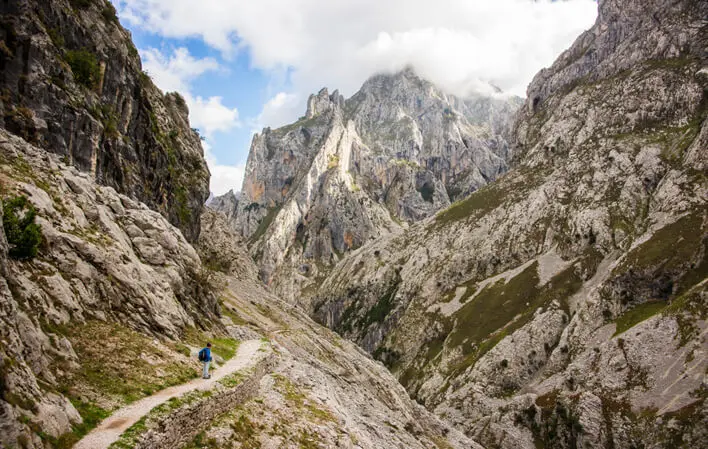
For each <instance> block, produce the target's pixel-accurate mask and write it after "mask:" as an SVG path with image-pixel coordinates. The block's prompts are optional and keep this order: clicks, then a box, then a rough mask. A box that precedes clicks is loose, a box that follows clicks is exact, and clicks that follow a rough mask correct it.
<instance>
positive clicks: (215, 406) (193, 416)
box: [111, 353, 276, 449]
mask: <svg viewBox="0 0 708 449" xmlns="http://www.w3.org/2000/svg"><path fill="white" fill-rule="evenodd" d="M275 363H276V357H275V355H274V354H272V353H271V354H268V355H267V356H266V357H264V358H263V359H261V360H259V361H258V362H257V363H256V364H255V365H254V366H253V367H252V368H251V372H250V373H249V374H248V376H247V377H246V378H245V379H243V381H241V382H240V383H239V384H238V385H236V386H234V387H231V388H215V389H213V390H211V391H212V392H213V394H211V395H209V396H205V397H203V398H200V399H199V400H197V401H194V402H191V403H189V404H186V405H184V406H182V407H180V408H177V409H176V410H174V411H171V412H170V413H169V414H168V415H166V416H163V417H160V418H159V419H157V421H156V422H153V423H150V429H148V430H146V431H145V432H144V433H143V434H141V435H140V436H138V437H137V441H136V443H135V445H134V446H133V448H134V449H162V448H164V449H175V448H179V447H182V446H184V445H185V444H187V443H189V442H190V441H192V439H194V437H196V436H197V435H198V434H199V432H202V431H203V430H206V429H207V428H208V427H209V426H210V425H211V424H212V423H213V421H214V419H216V418H217V417H218V416H220V415H222V414H224V413H227V412H228V411H230V410H232V409H234V408H236V407H237V406H238V405H240V404H243V403H244V402H246V401H248V400H250V399H252V398H253V397H255V396H256V394H257V393H258V390H259V389H260V381H261V378H262V377H263V376H264V375H265V374H266V373H268V372H269V371H272V369H273V367H274V366H275ZM146 416H148V415H146ZM111 447H115V446H111Z"/></svg>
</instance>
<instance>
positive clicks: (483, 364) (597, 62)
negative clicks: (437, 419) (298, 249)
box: [313, 0, 708, 448]
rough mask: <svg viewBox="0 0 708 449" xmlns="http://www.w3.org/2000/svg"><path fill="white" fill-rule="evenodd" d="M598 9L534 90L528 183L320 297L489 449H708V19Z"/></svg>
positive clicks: (635, 8) (521, 138)
mask: <svg viewBox="0 0 708 449" xmlns="http://www.w3.org/2000/svg"><path fill="white" fill-rule="evenodd" d="M599 8H600V14H599V17H598V20H597V23H596V24H595V26H593V27H592V28H591V29H590V30H589V31H587V32H586V33H584V34H583V35H581V36H580V37H579V38H578V40H577V41H576V42H575V44H574V45H573V46H572V47H571V48H570V49H569V50H568V51H566V52H565V53H563V54H562V55H561V56H560V57H559V59H558V60H557V61H556V62H555V64H553V66H552V67H550V68H549V69H545V70H543V71H542V72H541V73H539V74H538V75H537V76H536V78H535V79H534V81H533V82H532V83H531V85H530V86H529V89H528V99H527V101H526V103H525V105H524V106H523V107H522V109H521V113H520V115H519V118H518V120H517V121H516V123H515V125H514V136H515V137H514V153H515V154H514V155H513V160H514V165H513V167H512V169H511V170H510V171H509V172H508V173H506V174H505V175H504V176H502V177H500V178H499V179H497V180H496V181H494V182H493V183H490V184H489V185H487V186H486V187H483V188H481V189H479V190H478V191H476V192H475V193H473V194H471V195H470V196H468V197H467V198H465V199H463V200H462V201H459V202H457V203H455V204H453V205H452V206H450V207H449V208H447V209H445V210H443V211H441V212H439V213H437V214H436V215H435V217H430V218H427V219H425V220H423V221H421V222H419V223H416V224H414V225H412V226H410V227H409V228H408V229H407V230H405V231H403V232H400V233H397V234H392V235H387V236H382V237H381V238H379V239H377V240H376V241H374V242H371V243H369V244H366V245H365V246H364V247H362V248H360V249H358V250H356V251H354V252H352V253H351V254H350V255H348V256H347V257H346V258H344V259H343V260H342V261H341V262H339V263H338V264H337V266H336V267H335V268H334V269H333V270H332V271H331V273H330V274H329V275H328V276H327V278H326V280H325V281H324V282H323V283H321V285H320V286H318V289H317V291H316V293H315V294H314V300H313V313H314V315H315V317H316V318H317V319H318V320H319V321H320V322H322V323H324V324H326V325H327V326H329V327H331V328H333V329H335V330H337V331H338V332H339V333H340V334H342V335H345V336H347V337H348V338H351V339H352V340H354V341H356V342H358V343H359V344H360V345H361V346H362V347H363V348H365V349H366V350H367V351H369V352H371V353H372V354H373V355H374V356H375V357H377V358H378V359H380V360H382V361H383V362H384V363H386V364H387V366H389V368H390V369H391V370H392V371H393V372H394V374H396V375H397V377H398V378H399V380H400V381H401V382H402V383H403V384H404V385H405V386H406V388H407V389H408V391H409V392H410V393H411V394H413V395H415V396H416V397H417V398H418V399H419V400H420V401H422V402H424V403H425V404H426V406H428V407H429V408H433V409H434V410H436V412H438V413H440V414H441V415H443V416H445V417H447V418H448V419H450V420H451V421H452V422H453V423H455V424H456V425H457V426H458V427H459V428H460V429H463V430H464V431H465V432H467V434H468V435H472V436H474V437H475V438H478V439H479V441H480V442H481V443H482V444H488V445H490V446H495V447H496V446H500V447H509V448H511V447H534V442H536V443H543V445H544V446H545V447H585V446H586V445H587V446H590V447H603V446H604V447H608V446H609V445H614V447H630V446H632V445H634V446H641V445H645V446H658V447H672V446H678V447H680V446H682V445H683V446H685V447H690V446H691V445H696V444H698V445H702V444H705V442H706V441H708V435H706V429H705V426H704V425H702V424H701V423H704V422H705V419H706V405H705V385H704V373H705V369H706V363H707V362H706V359H705V357H703V358H700V357H697V354H704V353H705V352H706V351H707V350H708V342H707V341H706V337H705V329H706V318H707V315H706V309H705V304H706V281H705V279H706V275H707V274H708V272H706V260H705V257H706V254H707V252H708V251H707V247H706V245H707V240H706V239H707V236H708V230H707V227H706V223H708V221H707V220H708V216H707V215H706V213H707V210H708V209H707V205H706V198H708V196H707V191H706V178H705V170H706V166H707V163H708V159H707V157H708V152H706V148H708V123H707V122H706V115H707V114H708V98H707V97H706V92H708V70H707V69H706V59H705V48H706V45H708V32H707V31H708V28H707V25H706V22H705V17H707V16H708V3H706V2H695V1H671V2H669V1H658V0H657V1H651V2H640V1H630V2H615V1H603V2H600V4H599ZM699 359H700V360H699ZM698 373H701V374H698Z"/></svg>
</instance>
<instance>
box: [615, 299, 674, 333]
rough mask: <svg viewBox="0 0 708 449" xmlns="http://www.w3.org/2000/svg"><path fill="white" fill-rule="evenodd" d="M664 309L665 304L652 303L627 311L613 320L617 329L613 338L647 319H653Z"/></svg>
mask: <svg viewBox="0 0 708 449" xmlns="http://www.w3.org/2000/svg"><path fill="white" fill-rule="evenodd" d="M665 308H666V302H664V301H653V302H645V303H644V304H639V305H638V306H636V307H633V308H631V309H629V310H628V311H626V312H624V313H623V314H622V315H620V316H619V317H618V318H617V319H616V320H615V324H616V325H617V328H616V330H615V333H614V335H613V337H615V336H617V335H620V334H623V333H624V332H626V331H628V330H629V329H631V328H633V327H634V326H636V325H637V324H639V323H641V322H642V321H646V320H648V319H649V318H651V317H653V316H654V315H656V314H657V313H659V312H661V311H662V310H664V309H665Z"/></svg>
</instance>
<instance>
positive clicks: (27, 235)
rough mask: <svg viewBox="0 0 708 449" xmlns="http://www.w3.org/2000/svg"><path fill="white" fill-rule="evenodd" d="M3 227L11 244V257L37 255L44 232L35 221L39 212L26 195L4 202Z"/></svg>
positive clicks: (29, 257)
mask: <svg viewBox="0 0 708 449" xmlns="http://www.w3.org/2000/svg"><path fill="white" fill-rule="evenodd" d="M2 210H3V222H2V224H3V228H4V229H5V235H6V236H7V241H8V243H9V244H10V251H9V254H10V257H12V258H13V259H20V260H27V259H32V258H34V257H35V256H36V255H37V248H38V247H39V244H40V242H41V241H42V233H41V231H40V227H39V225H38V224H36V223H35V222H34V218H35V216H36V215H37V212H36V211H35V209H34V206H32V204H30V202H29V201H27V198H26V197H24V196H16V197H14V198H10V199H8V200H7V201H5V202H4V204H3V207H2Z"/></svg>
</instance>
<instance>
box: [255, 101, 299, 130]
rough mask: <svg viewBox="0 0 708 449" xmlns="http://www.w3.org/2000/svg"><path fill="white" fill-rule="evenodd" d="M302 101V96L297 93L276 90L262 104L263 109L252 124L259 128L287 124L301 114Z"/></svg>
mask: <svg viewBox="0 0 708 449" xmlns="http://www.w3.org/2000/svg"><path fill="white" fill-rule="evenodd" d="M303 103H304V101H303V98H301V97H300V96H299V95H297V94H290V93H286V92H278V93H277V94H276V95H275V96H274V97H273V98H271V99H270V100H268V101H267V102H266V104H265V105H263V111H261V113H260V115H259V116H258V119H257V122H256V123H255V124H254V126H255V127H257V128H258V129H260V128H262V127H263V126H270V127H273V128H276V127H278V126H283V125H287V124H288V123H291V122H292V121H293V120H294V119H296V118H297V117H299V116H301V115H303V113H304V110H303Z"/></svg>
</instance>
